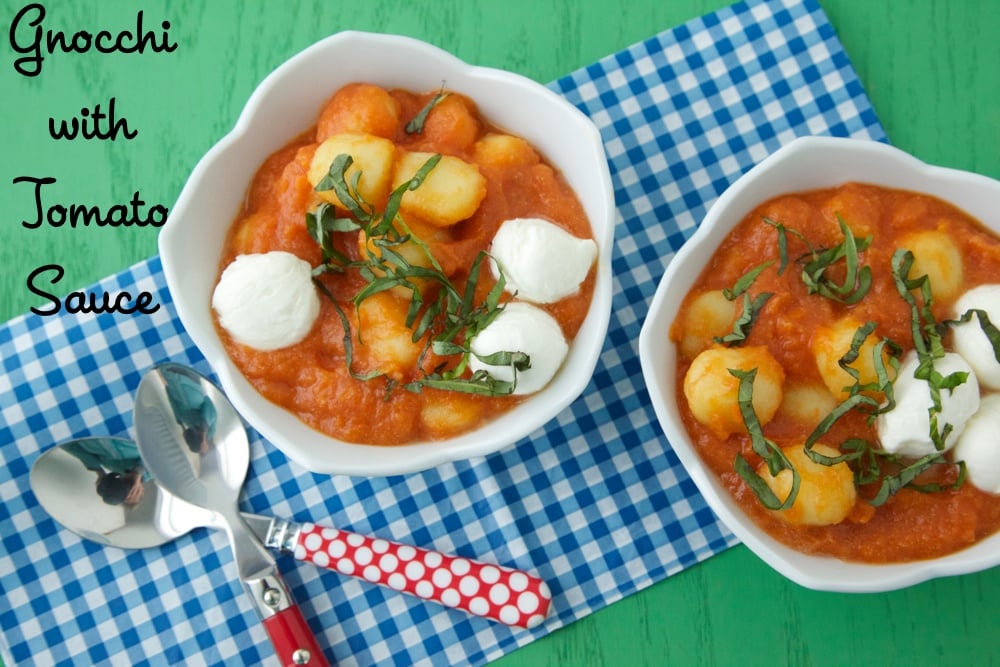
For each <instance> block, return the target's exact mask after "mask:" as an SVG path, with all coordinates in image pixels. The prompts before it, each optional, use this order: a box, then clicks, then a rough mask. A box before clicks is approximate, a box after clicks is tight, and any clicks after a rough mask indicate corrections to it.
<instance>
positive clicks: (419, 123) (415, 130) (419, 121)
mask: <svg viewBox="0 0 1000 667" xmlns="http://www.w3.org/2000/svg"><path fill="white" fill-rule="evenodd" d="M450 94H451V93H446V92H444V90H439V91H438V92H437V94H436V95H434V97H432V98H431V99H430V101H429V102H428V103H427V104H425V105H424V108H423V109H421V110H420V111H419V112H418V113H417V115H416V116H414V117H413V120H411V121H410V122H409V123H407V124H406V127H405V128H404V130H405V131H406V133H407V134H420V133H421V132H423V131H424V123H426V122H427V116H428V115H429V114H430V112H431V110H432V109H433V108H434V107H436V106H437V105H438V104H440V103H441V102H443V101H444V99H445V98H446V97H448V96H449V95H450Z"/></svg>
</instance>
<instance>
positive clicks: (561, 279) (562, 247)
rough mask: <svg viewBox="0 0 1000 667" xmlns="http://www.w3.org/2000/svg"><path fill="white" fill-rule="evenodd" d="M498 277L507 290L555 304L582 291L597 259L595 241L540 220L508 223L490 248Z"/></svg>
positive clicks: (533, 299)
mask: <svg viewBox="0 0 1000 667" xmlns="http://www.w3.org/2000/svg"><path fill="white" fill-rule="evenodd" d="M490 255H491V257H492V259H493V261H492V262H491V267H492V269H493V275H494V277H499V275H500V270H503V275H504V278H505V279H506V281H507V283H506V286H505V289H506V290H507V291H508V292H510V293H516V294H517V296H518V298H520V299H524V300H525V301H532V302H534V303H555V302H556V301H559V300H560V299H563V298H565V297H567V296H570V295H572V294H576V293H577V292H578V291H579V289H580V284H581V283H583V281H584V279H586V277H587V274H588V273H590V267H591V265H592V264H593V263H594V259H595V258H596V257H597V244H596V243H594V241H593V239H581V238H577V237H575V236H573V235H572V234H570V233H569V232H567V231H566V230H564V229H563V228H562V227H559V226H557V225H554V224H552V223H551V222H548V221H547V220H541V219H539V218H515V219H513V220H507V221H506V222H504V223H503V224H502V225H500V229H498V230H497V233H496V235H495V236H494V237H493V243H492V245H491V246H490Z"/></svg>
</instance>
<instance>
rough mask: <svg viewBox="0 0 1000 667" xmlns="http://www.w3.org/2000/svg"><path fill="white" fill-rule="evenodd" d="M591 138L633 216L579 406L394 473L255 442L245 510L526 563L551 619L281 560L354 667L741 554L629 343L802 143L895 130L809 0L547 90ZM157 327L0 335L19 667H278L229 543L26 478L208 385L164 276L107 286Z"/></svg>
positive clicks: (476, 648) (666, 35) (62, 325)
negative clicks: (735, 185) (164, 531)
mask: <svg viewBox="0 0 1000 667" xmlns="http://www.w3.org/2000/svg"><path fill="white" fill-rule="evenodd" d="M552 88H553V89H554V90H556V91H558V92H560V93H561V94H563V95H565V96H566V97H567V98H568V99H569V100H570V101H571V102H573V103H574V104H576V105H577V106H579V108H580V109H582V110H583V111H584V112H585V113H587V114H588V115H589V116H590V117H591V118H592V119H593V120H594V122H595V123H596V124H597V126H598V127H599V128H600V130H601V132H602V135H603V137H604V141H605V145H606V148H607V152H608V155H609V159H610V162H611V172H612V177H613V182H614V187H615V197H616V200H617V202H618V216H619V220H618V226H617V238H616V244H615V249H614V253H615V254H614V258H613V265H614V272H615V286H614V304H613V313H612V318H611V326H610V329H609V331H608V338H607V341H606V344H605V347H604V351H603V354H602V356H601V360H600V363H599V365H598V367H597V370H596V373H595V375H594V378H593V381H592V382H591V384H590V386H589V387H588V388H587V390H586V392H585V393H584V395H583V396H582V397H581V398H580V399H578V400H577V401H576V402H575V403H574V404H573V405H572V406H571V407H570V408H568V409H566V410H565V411H564V412H563V413H562V414H560V415H559V416H558V417H557V418H556V419H555V420H553V421H552V422H551V423H549V424H548V425H546V426H545V427H544V428H543V429H541V430H539V431H538V432H536V433H534V434H532V436H531V437H529V438H527V439H525V440H524V441H522V442H520V443H518V444H517V445H516V446H515V447H513V448H509V449H507V450H506V451H503V452H500V453H498V454H494V455H491V456H488V457H485V458H479V459H475V460H471V461H464V462H460V463H455V464H449V465H443V466H440V467H438V468H435V469H432V470H429V471H427V472H424V473H420V474H413V475H407V476H398V477H390V478H373V479H364V478H351V477H344V476H332V477H331V476H327V475H314V474H311V473H309V472H306V471H304V470H303V469H302V468H300V467H299V466H298V465H296V464H294V463H291V462H289V461H288V460H287V459H286V457H285V456H284V455H283V454H281V453H280V452H278V451H277V450H276V449H275V448H273V447H272V446H270V445H269V444H267V443H265V442H264V441H263V440H262V439H261V438H260V437H259V436H258V435H257V434H255V433H252V434H251V435H252V444H251V447H252V450H251V456H252V458H251V471H250V475H249V477H248V479H247V484H246V490H245V495H244V496H243V498H242V506H243V509H246V510H251V511H256V512H260V513H270V514H275V515H278V516H283V517H288V518H295V519H298V520H316V521H322V522H325V523H329V524H332V525H336V526H341V527H344V528H350V529H352V530H355V531H357V532H362V533H367V534H372V535H377V536H382V537H388V538H393V539H395V540H398V541H401V542H406V543H411V544H417V545H422V546H425V547H432V548H435V549H438V550H443V551H448V552H454V553H458V554H462V555H465V556H470V557H476V558H479V559H482V560H487V561H492V562H496V563H500V564H504V565H511V566H516V567H519V568H522V569H526V570H530V571H532V572H535V573H537V574H539V575H540V576H542V577H543V578H544V579H546V580H547V581H548V583H549V585H550V586H551V588H552V591H553V593H554V599H553V614H552V616H551V617H550V618H549V619H548V621H547V622H546V623H544V624H543V625H542V626H540V627H538V628H536V629H534V630H530V631H529V630H513V629H510V628H507V627H505V626H501V625H497V624H493V623H490V622H489V621H485V620H482V619H478V618H471V617H469V616H466V615H465V614H463V613H461V612H457V611H453V610H447V609H444V608H441V607H438V606H436V605H433V604H430V603H426V602H422V601H419V600H415V599H412V598H408V597H405V596H402V595H399V594H397V593H394V592H391V591H387V590H385V589H382V588H379V587H375V586H372V585H370V584H366V583H363V582H359V581H357V580H353V579H347V578H344V577H342V576H341V575H339V574H337V573H334V572H330V571H325V570H318V569H316V568H314V567H313V566H311V565H308V564H303V563H299V562H297V561H294V560H291V559H282V560H281V561H280V567H281V568H282V570H283V572H284V574H285V577H286V579H287V581H288V583H289V585H290V587H291V588H292V592H293V594H294V596H295V597H296V598H297V600H298V601H299V602H300V605H301V607H302V609H303V613H304V614H305V616H306V617H307V619H308V620H309V622H310V624H311V626H312V628H313V630H314V631H315V632H316V633H317V636H318V639H319V643H320V644H321V645H322V646H324V647H328V648H327V653H328V655H329V657H330V658H332V659H335V660H336V662H337V663H338V664H341V665H353V664H360V665H369V664H393V663H395V664H401V665H409V664H425V665H440V664H453V665H454V664H464V663H472V664H482V663H484V662H487V661H488V660H490V659H493V658H496V657H499V656H500V655H501V654H503V653H506V652H509V651H511V650H513V649H514V648H516V647H517V646H520V645H523V644H526V643H528V642H530V641H531V640H532V639H534V638H536V637H539V636H542V635H544V634H546V633H549V632H551V631H552V630H554V629H556V628H558V627H560V626H563V625H565V624H567V623H570V622H572V621H573V620H576V619H579V618H581V617H583V616H586V615H587V614H590V613H591V612H593V611H595V610H597V609H600V608H601V607H604V606H606V605H608V604H610V603H612V602H614V601H616V600H618V599H620V598H622V597H624V596H626V595H630V594H632V593H635V592H636V591H638V590H640V589H643V588H645V587H647V586H649V585H650V584H652V583H654V582H656V581H659V580H661V579H663V578H665V577H667V576H669V575H671V574H673V573H675V572H678V571H680V570H682V569H684V568H685V567H688V566H690V565H694V564H695V563H698V562H699V561H702V560H704V559H706V558H708V557H709V556H712V555H713V554H715V553H718V552H719V551H722V550H724V549H726V548H727V547H729V546H730V545H732V544H734V543H735V539H734V537H733V536H732V535H731V534H730V533H729V532H728V531H727V530H726V528H725V527H724V526H723V525H721V524H720V523H719V521H718V520H717V519H716V517H715V516H714V515H713V514H712V513H711V512H710V511H709V510H708V508H707V507H706V505H705V503H704V501H703V500H702V498H701V497H700V496H699V495H698V493H697V491H696V489H695V487H694V485H693V483H692V482H691V481H690V479H689V478H688V477H687V475H686V474H685V472H684V470H683V468H682V467H681V465H680V463H679V462H678V460H677V458H676V457H675V456H674V454H673V452H672V451H671V449H670V446H669V444H668V443H667V441H666V439H665V438H664V436H663V434H662V433H661V431H660V430H659V427H658V426H657V424H656V418H655V416H654V414H653V409H652V407H651V405H650V402H649V397H648V395H647V394H646V391H645V389H644V387H643V384H642V377H641V373H640V369H639V361H638V358H637V353H636V341H637V339H638V334H639V329H640V326H641V324H642V319H643V317H644V316H645V313H646V309H647V306H648V303H649V300H650V298H651V297H652V295H653V292H654V289H655V287H656V283H657V281H658V280H659V278H660V276H661V275H662V273H663V270H664V267H665V265H666V263H667V262H668V261H669V260H670V258H671V257H672V256H673V253H674V251H675V250H676V249H677V248H678V247H680V245H681V244H682V243H683V242H684V240H685V239H686V238H687V237H688V236H689V235H690V234H691V233H692V231H693V230H694V228H695V226H696V225H697V223H698V222H699V221H700V220H701V218H702V217H703V215H704V213H705V212H706V210H707V208H708V206H709V205H710V204H711V203H712V202H713V201H714V200H715V198H716V197H717V196H718V195H719V194H720V193H721V192H722V191H723V190H724V189H725V188H726V186H727V185H728V184H729V183H731V182H732V181H734V180H735V179H736V178H737V177H738V176H740V174H742V173H743V172H744V171H746V170H747V169H749V168H750V167H751V166H752V165H753V164H755V163H756V162H758V161H759V160H761V159H762V158H763V157H765V156H766V155H768V154H769V153H771V152H772V151H774V150H775V149H777V148H778V147H779V146H781V145H782V144H784V143H786V142H788V141H789V140H791V139H792V138H794V137H796V136H799V135H808V134H831V135H842V136H854V137H861V138H870V139H876V140H884V139H885V136H884V133H883V131H882V129H881V127H880V126H879V124H878V121H877V119H876V117H875V114H874V112H873V111H872V109H871V106H870V104H869V102H868V100H867V98H866V97H865V94H864V91H863V90H862V87H861V84H860V83H859V81H858V79H857V77H856V75H855V73H854V71H853V70H852V69H851V66H850V63H849V62H848V59H847V56H846V55H845V54H844V51H843V49H842V47H841V45H840V43H839V42H838V41H837V38H836V35H835V34H834V31H833V29H832V27H831V26H830V24H829V22H828V21H827V18H826V16H825V15H824V14H823V12H822V10H821V9H820V7H819V6H818V5H817V3H816V2H815V0H802V1H799V0H787V1H785V2H782V1H777V0H775V1H752V2H743V3H740V4H737V5H735V6H732V7H730V8H727V9H723V10H720V11H718V12H716V13H713V14H711V15H708V16H705V17H703V18H700V19H697V20H694V21H691V22H689V23H687V24H685V25H682V26H680V27H677V28H674V29H672V30H668V31H666V32H663V33H661V34H659V35H657V36H655V37H653V38H651V39H649V40H647V41H644V42H642V43H640V44H636V45H635V46H633V47H631V48H629V49H626V50H624V51H622V52H620V53H616V54H614V55H611V56H609V57H607V58H605V59H603V60H601V61H599V62H597V63H594V64H593V65H591V66H589V67H585V68H583V69H580V70H579V71H576V72H574V73H572V74H570V75H568V76H566V77H565V78H562V79H560V80H558V81H556V82H554V83H553V84H552ZM99 287H100V288H101V289H106V290H121V289H127V290H131V291H132V292H135V291H136V290H148V291H150V292H153V293H154V294H155V295H156V299H157V301H158V302H159V303H161V304H163V307H162V308H161V309H160V311H159V312H158V313H156V314H155V315H153V316H121V315H113V316H108V315H103V316H96V317H94V316H91V317H80V316H75V315H65V316H55V317H37V316H34V315H27V316H24V317H20V318H17V319H14V320H12V321H11V322H8V323H7V324H6V325H4V326H2V327H0V363H2V364H3V374H2V375H0V410H2V417H0V646H2V647H3V649H4V657H5V659H6V660H7V662H8V663H9V665H10V666H13V665H50V664H60V663H66V664H78V665H99V664H114V665H121V664H129V665H178V664H208V665H232V664H241V665H255V664H261V665H276V664H277V660H276V659H275V657H274V654H273V652H272V649H271V647H270V644H269V642H268V639H267V636H266V634H265V632H264V629H263V628H262V627H261V626H260V625H259V623H258V622H257V620H256V617H255V615H254V613H253V611H252V609H251V607H250V604H249V603H248V601H247V600H246V599H245V597H244V595H243V593H242V588H241V586H240V584H239V582H238V581H237V579H236V568H235V564H234V563H233V562H232V557H231V554H230V552H229V549H228V546H227V542H226V538H225V536H224V535H223V534H220V533H212V532H209V531H206V530H198V531H195V532H194V533H192V534H189V535H187V536H184V537H181V538H179V539H178V540H176V541H175V542H173V543H171V544H169V545H166V546H164V547H161V548H156V549H147V550H143V551H122V550H118V549H114V548H107V547H101V546H97V545H95V544H91V543H89V542H86V541H83V540H81V539H79V538H77V537H76V536H75V535H73V534H71V533H69V532H68V531H66V530H64V529H61V528H60V527H59V526H58V525H57V524H56V523H55V522H54V521H53V520H52V519H50V518H49V517H48V516H47V515H46V513H45V512H44V510H43V509H42V508H41V506H40V505H39V504H38V502H37V500H36V499H35V496H34V495H33V494H32V493H31V491H30V489H29V485H28V472H29V469H30V467H31V464H32V462H33V461H34V460H35V458H36V457H37V456H38V454H39V453H40V452H41V451H43V450H45V449H47V448H48V447H49V446H51V445H52V444H54V443H57V442H60V441H62V440H65V439H67V438H71V437H73V436H82V435H88V434H89V435H95V434H114V435H128V434H130V433H131V432H132V424H131V407H132V396H133V392H134V391H135V389H136V387H137V385H138V382H139V378H140V375H141V374H142V373H143V372H144V371H145V370H146V369H147V368H148V367H149V366H151V365H152V364H154V363H156V362H158V361H163V360H172V361H177V362H182V363H190V364H192V365H194V366H196V367H198V368H199V369H201V370H202V371H203V372H209V371H210V369H209V368H208V367H207V364H206V363H205V361H204V359H203V358H202V357H201V355H200V354H199V353H198V352H197V350H195V349H194V347H193V345H192V343H191V341H190V340H189V339H188V337H187V336H186V334H185V333H184V331H183V330H182V328H181V325H180V323H179V321H178V320H177V319H176V316H175V313H174V311H173V309H172V306H171V302H170V296H169V294H168V292H167V290H166V288H165V283H164V280H163V275H162V273H161V268H160V264H159V261H158V260H157V259H156V258H153V259H150V260H148V261H145V262H142V263H140V264H138V265H136V266H134V267H132V268H131V269H129V270H126V271H124V272H122V273H120V274H118V275H115V276H112V277H110V278H108V279H107V280H105V281H103V282H101V283H100V285H99Z"/></svg>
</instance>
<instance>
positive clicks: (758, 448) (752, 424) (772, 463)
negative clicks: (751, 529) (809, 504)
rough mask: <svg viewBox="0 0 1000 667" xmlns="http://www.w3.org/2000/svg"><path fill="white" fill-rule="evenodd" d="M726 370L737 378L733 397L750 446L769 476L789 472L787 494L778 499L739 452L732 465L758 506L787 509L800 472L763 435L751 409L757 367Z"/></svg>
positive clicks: (797, 486) (794, 494)
mask: <svg viewBox="0 0 1000 667" xmlns="http://www.w3.org/2000/svg"><path fill="white" fill-rule="evenodd" d="M729 373H730V375H732V376H733V377H735V378H737V379H738V380H739V381H740V384H739V388H738V390H737V399H736V400H737V403H738V404H739V408H740V416H742V417H743V423H744V425H745V426H746V428H747V433H749V434H750V446H751V448H752V449H753V451H754V453H755V454H757V455H758V456H760V457H761V459H763V461H764V463H765V464H767V469H768V472H770V473H771V476H772V477H776V476H777V475H778V473H779V472H781V471H782V470H788V471H790V472H791V474H792V487H791V489H790V490H789V492H788V496H787V497H786V498H785V499H784V501H782V500H780V499H778V497H777V496H776V495H775V494H774V491H772V490H771V487H769V486H768V485H767V482H765V481H764V479H763V478H762V477H761V476H760V475H758V474H757V472H756V471H755V470H754V469H753V468H752V467H751V466H750V464H749V463H748V462H747V461H746V459H745V458H744V457H743V456H742V455H740V454H737V455H736V460H735V461H734V463H733V467H734V469H735V470H736V472H737V473H738V474H739V476H740V477H741V478H742V479H743V481H744V482H746V484H747V487H749V488H750V490H751V491H753V493H754V495H755V496H757V500H759V501H760V504H761V505H763V506H764V507H766V508H767V509H770V510H782V509H787V508H789V507H791V506H792V504H793V503H794V502H795V499H796V498H797V497H798V495H799V484H800V483H801V478H800V477H799V472H798V471H797V470H796V469H795V466H793V465H792V463H791V461H789V460H788V458H787V457H786V456H785V453H784V452H782V451H781V448H780V447H778V445H777V444H775V443H774V442H772V441H771V440H769V439H768V438H767V437H766V436H765V435H764V430H763V428H762V427H761V424H760V420H759V419H758V418H757V413H756V412H755V411H754V408H753V383H754V380H755V379H756V378H757V369H756V368H754V369H751V370H749V371H743V370H739V369H735V368H730V369H729Z"/></svg>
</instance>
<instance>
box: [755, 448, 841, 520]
mask: <svg viewBox="0 0 1000 667" xmlns="http://www.w3.org/2000/svg"><path fill="white" fill-rule="evenodd" d="M781 451H782V452H783V453H784V455H785V458H787V459H788V462H789V463H791V464H792V467H794V468H795V470H796V471H797V472H798V473H799V493H798V495H797V496H796V497H795V501H794V502H793V503H792V505H791V507H788V508H785V509H783V510H774V514H775V515H776V516H778V517H779V518H781V519H782V520H783V521H785V522H787V523H790V524H793V525H796V526H830V525H833V524H837V523H841V522H842V521H843V520H844V519H846V518H847V516H848V515H849V514H850V513H851V510H852V509H853V508H854V503H855V502H856V501H857V498H858V491H857V489H856V488H855V486H854V473H853V472H851V468H850V467H849V466H848V465H847V463H846V462H844V461H841V462H840V463H836V464H834V465H832V466H827V465H823V464H821V463H816V462H815V461H813V460H812V459H811V458H809V455H808V454H806V452H805V448H803V447H802V446H801V445H799V446H794V447H783V448H782V450H781ZM813 451H814V452H816V453H818V454H822V455H823V456H826V457H829V458H833V457H836V456H839V455H840V452H839V451H837V450H836V449H834V448H833V447H830V446H828V445H823V444H816V445H814V446H813ZM757 474H758V475H760V477H761V479H763V480H764V482H765V483H766V484H767V485H768V486H769V487H770V488H771V490H772V491H773V492H774V495H775V496H777V497H778V500H781V501H784V500H785V499H786V498H787V497H788V494H789V493H790V492H791V490H792V472H791V471H790V470H782V471H780V472H779V473H778V474H777V475H775V476H773V477H772V476H771V473H770V471H769V470H768V469H767V464H766V463H762V464H761V466H760V467H759V468H758V470H757Z"/></svg>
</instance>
